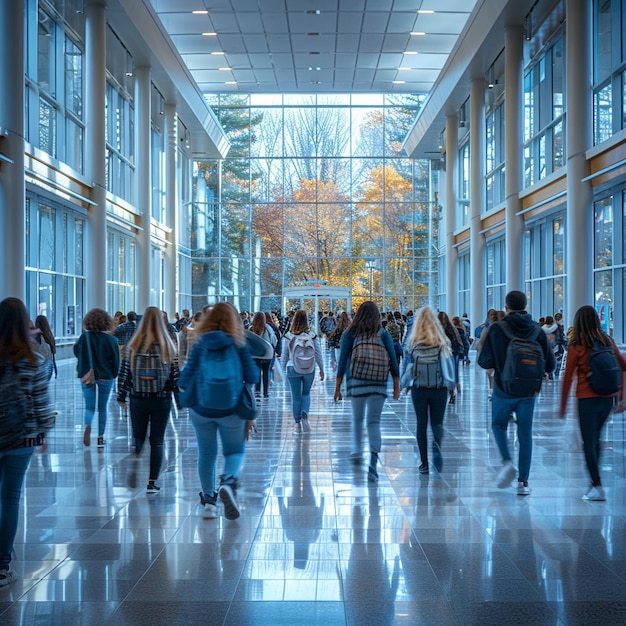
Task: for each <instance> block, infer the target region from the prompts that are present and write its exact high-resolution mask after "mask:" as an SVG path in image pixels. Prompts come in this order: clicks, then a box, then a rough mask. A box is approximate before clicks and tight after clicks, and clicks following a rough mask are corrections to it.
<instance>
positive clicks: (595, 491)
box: [583, 485, 606, 502]
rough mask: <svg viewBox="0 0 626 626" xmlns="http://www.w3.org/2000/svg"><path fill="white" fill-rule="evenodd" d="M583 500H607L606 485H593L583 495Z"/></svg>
mask: <svg viewBox="0 0 626 626" xmlns="http://www.w3.org/2000/svg"><path fill="white" fill-rule="evenodd" d="M583 500H587V501H589V502H604V501H605V500H606V495H605V493H604V487H602V486H600V485H598V486H597V487H591V489H590V490H589V491H588V492H587V493H586V494H585V495H584V496H583Z"/></svg>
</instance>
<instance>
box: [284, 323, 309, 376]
mask: <svg viewBox="0 0 626 626" xmlns="http://www.w3.org/2000/svg"><path fill="white" fill-rule="evenodd" d="M289 347H290V350H291V362H292V365H293V369H294V370H296V372H297V373H298V374H310V373H311V372H312V371H314V370H315V342H314V341H313V337H311V335H309V334H308V333H300V334H299V335H294V336H293V338H292V339H291V340H290V341H289Z"/></svg>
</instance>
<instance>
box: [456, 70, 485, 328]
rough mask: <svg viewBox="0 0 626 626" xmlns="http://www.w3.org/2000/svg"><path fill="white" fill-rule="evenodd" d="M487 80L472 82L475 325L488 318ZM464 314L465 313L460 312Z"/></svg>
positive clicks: (472, 310) (472, 301) (472, 311)
mask: <svg viewBox="0 0 626 626" xmlns="http://www.w3.org/2000/svg"><path fill="white" fill-rule="evenodd" d="M484 157H485V81H484V80H483V78H482V76H481V77H480V78H473V79H472V81H471V83H470V288H471V291H470V294H471V296H470V310H469V311H468V314H469V316H470V320H471V321H472V323H473V324H475V325H477V324H478V321H479V320H482V319H483V318H484V317H485V284H484V272H483V251H484V249H485V237H484V235H482V234H481V232H480V231H481V230H482V222H481V219H480V216H481V213H482V211H483V206H484V188H485V158H484ZM457 313H458V314H459V315H460V314H461V313H463V311H457Z"/></svg>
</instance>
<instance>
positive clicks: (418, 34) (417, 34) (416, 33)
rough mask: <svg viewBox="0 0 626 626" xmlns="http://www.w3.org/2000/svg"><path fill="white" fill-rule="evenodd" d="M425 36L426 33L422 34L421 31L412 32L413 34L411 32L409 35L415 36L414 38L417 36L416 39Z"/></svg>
mask: <svg viewBox="0 0 626 626" xmlns="http://www.w3.org/2000/svg"><path fill="white" fill-rule="evenodd" d="M425 34H426V33H423V32H422V31H419V30H418V31H414V32H412V33H411V35H415V36H417V37H422V36H424V35H425Z"/></svg>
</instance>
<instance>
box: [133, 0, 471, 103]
mask: <svg viewBox="0 0 626 626" xmlns="http://www.w3.org/2000/svg"><path fill="white" fill-rule="evenodd" d="M144 2H145V3H146V4H147V5H149V6H151V10H152V11H153V12H154V14H155V16H158V20H157V22H158V23H160V25H161V27H162V28H163V30H164V32H165V33H166V34H167V35H169V37H170V38H171V40H172V42H173V44H174V47H175V48H176V49H177V51H178V53H179V54H180V56H181V58H182V60H183V61H184V63H185V64H186V66H187V68H188V69H189V71H190V73H191V75H192V77H193V79H194V80H195V81H196V83H197V84H198V87H199V89H200V91H202V92H205V93H272V94H274V93H285V94H291V93H330V92H334V93H368V92H370V93H371V92H375V93H394V92H395V93H427V92H429V91H430V90H431V88H432V86H433V84H434V83H435V81H436V80H437V77H438V76H439V73H440V71H441V69H442V68H443V66H444V64H445V63H446V60H447V58H448V55H449V54H450V52H451V51H452V49H453V47H454V46H455V44H456V42H457V39H458V38H459V35H460V34H461V32H462V31H463V30H464V29H465V28H466V27H467V23H468V18H469V17H470V14H471V12H472V10H473V9H474V6H475V4H476V2H477V0H144Z"/></svg>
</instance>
